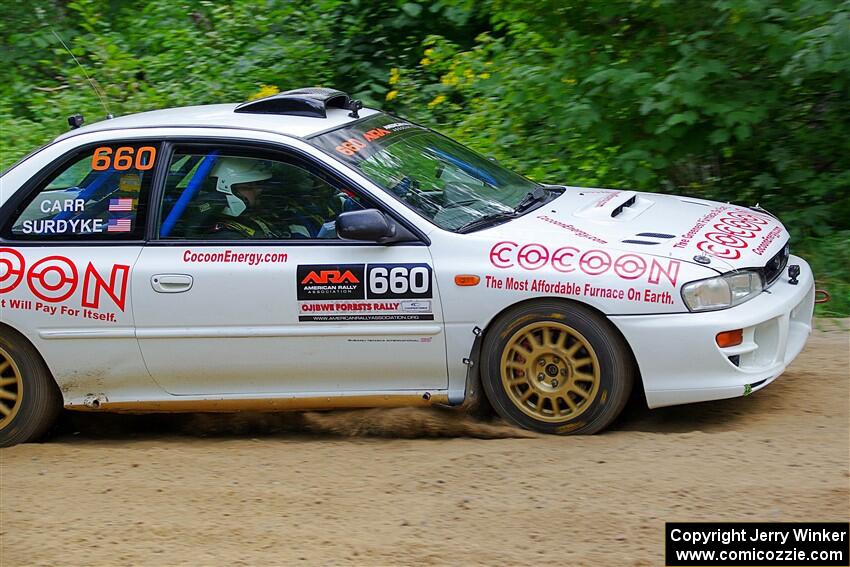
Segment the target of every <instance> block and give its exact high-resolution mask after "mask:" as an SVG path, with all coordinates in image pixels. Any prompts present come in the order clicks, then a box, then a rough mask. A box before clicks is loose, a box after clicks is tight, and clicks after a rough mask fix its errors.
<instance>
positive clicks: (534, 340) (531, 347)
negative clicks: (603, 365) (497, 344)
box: [501, 321, 600, 423]
mask: <svg viewBox="0 0 850 567" xmlns="http://www.w3.org/2000/svg"><path fill="white" fill-rule="evenodd" d="M501 374H502V387H503V388H504V389H505V392H506V393H507V394H508V397H509V398H510V400H511V402H513V404H514V405H515V406H516V407H517V408H518V409H519V410H520V411H522V412H523V413H525V414H526V415H528V416H529V417H532V418H534V419H536V420H538V421H544V422H548V423H563V422H566V421H571V420H573V419H575V418H576V417H578V416H579V415H581V414H582V413H584V412H585V411H586V410H587V408H589V407H590V406H591V405H592V404H593V401H594V400H595V399H596V395H597V393H598V392H599V383H600V370H599V359H598V358H597V357H596V351H594V350H593V347H592V346H590V342H588V340H587V339H586V338H585V337H584V335H582V334H581V333H579V332H578V331H576V330H575V329H573V328H572V327H570V326H568V325H564V324H563V323H557V322H554V321H542V322H537V323H530V324H528V325H526V326H524V327H522V328H521V329H519V330H518V331H516V332H515V333H514V334H513V336H512V337H511V338H510V339H509V340H508V342H507V345H506V346H505V348H504V350H503V351H502V362H501Z"/></svg>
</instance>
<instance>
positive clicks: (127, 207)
mask: <svg viewBox="0 0 850 567" xmlns="http://www.w3.org/2000/svg"><path fill="white" fill-rule="evenodd" d="M132 210H133V199H126V198H122V199H109V212H111V213H122V212H130V211H132Z"/></svg>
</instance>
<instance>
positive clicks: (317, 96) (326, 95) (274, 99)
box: [235, 88, 363, 118]
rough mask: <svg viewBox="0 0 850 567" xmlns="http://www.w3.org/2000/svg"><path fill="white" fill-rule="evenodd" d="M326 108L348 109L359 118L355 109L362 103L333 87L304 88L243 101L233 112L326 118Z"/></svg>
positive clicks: (358, 108) (361, 105)
mask: <svg viewBox="0 0 850 567" xmlns="http://www.w3.org/2000/svg"><path fill="white" fill-rule="evenodd" d="M328 108H342V109H345V110H350V111H351V113H350V114H349V116H351V117H352V118H359V116H358V114H357V111H358V110H360V109H361V108H363V103H361V102H360V101H359V100H354V99H352V98H351V97H350V96H348V95H347V94H345V93H344V92H342V91H338V90H335V89H323V88H306V89H295V90H292V91H285V92H282V93H278V94H276V95H272V96H267V97H265V98H261V99H259V100H252V101H251V102H243V103H242V104H240V105H239V106H237V107H236V110H235V112H244V113H251V114H289V115H293V116H310V117H313V118H327V116H328V114H327V109H328Z"/></svg>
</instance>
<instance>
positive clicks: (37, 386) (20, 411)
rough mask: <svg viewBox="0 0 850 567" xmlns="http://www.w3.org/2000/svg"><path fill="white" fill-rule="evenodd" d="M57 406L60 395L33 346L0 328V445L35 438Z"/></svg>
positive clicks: (47, 425)
mask: <svg viewBox="0 0 850 567" xmlns="http://www.w3.org/2000/svg"><path fill="white" fill-rule="evenodd" d="M61 409H62V395H61V394H60V393H59V388H57V387H56V383H55V382H54V381H53V378H52V377H51V376H50V372H49V371H48V370H47V367H46V366H45V364H44V361H43V360H42V359H41V357H40V356H39V355H38V353H37V352H36V350H35V348H33V346H32V345H30V344H29V343H28V342H26V341H25V340H24V339H23V338H21V337H19V336H14V335H12V334H11V333H8V332H3V331H0V447H9V446H10V445H16V444H18V443H26V442H28V441H35V440H37V439H38V438H39V437H41V436H42V435H44V433H46V432H47V430H48V429H49V428H50V426H51V425H53V423H54V422H55V420H56V417H57V416H58V414H59V410H61Z"/></svg>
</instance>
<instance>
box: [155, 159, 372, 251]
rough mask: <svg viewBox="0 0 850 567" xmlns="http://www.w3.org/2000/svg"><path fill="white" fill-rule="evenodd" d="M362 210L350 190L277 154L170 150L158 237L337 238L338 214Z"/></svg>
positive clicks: (304, 165) (239, 238)
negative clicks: (172, 152)
mask: <svg viewBox="0 0 850 567" xmlns="http://www.w3.org/2000/svg"><path fill="white" fill-rule="evenodd" d="M362 208H364V207H363V205H362V201H361V200H360V198H359V197H357V196H356V195H355V194H354V193H353V192H352V191H351V190H349V189H347V188H345V187H339V186H337V185H336V184H334V183H331V182H330V181H328V180H327V179H326V178H325V177H324V176H322V175H320V174H319V173H317V172H315V171H313V170H312V167H311V165H310V164H308V163H306V162H303V161H301V160H298V159H295V158H293V159H284V158H282V157H281V156H279V155H276V154H270V155H258V154H257V153H256V152H243V151H240V150H225V149H220V150H217V149H209V150H201V149H199V148H185V149H182V150H181V148H177V151H175V153H174V154H173V156H172V158H171V163H170V164H169V168H168V179H167V182H166V186H165V191H164V192H163V200H162V205H161V207H160V227H159V235H160V238H164V239H192V240H280V239H284V240H286V239H300V240H303V239H333V238H337V235H336V228H335V221H336V217H337V216H338V215H339V214H340V213H343V212H346V211H353V210H357V209H362Z"/></svg>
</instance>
